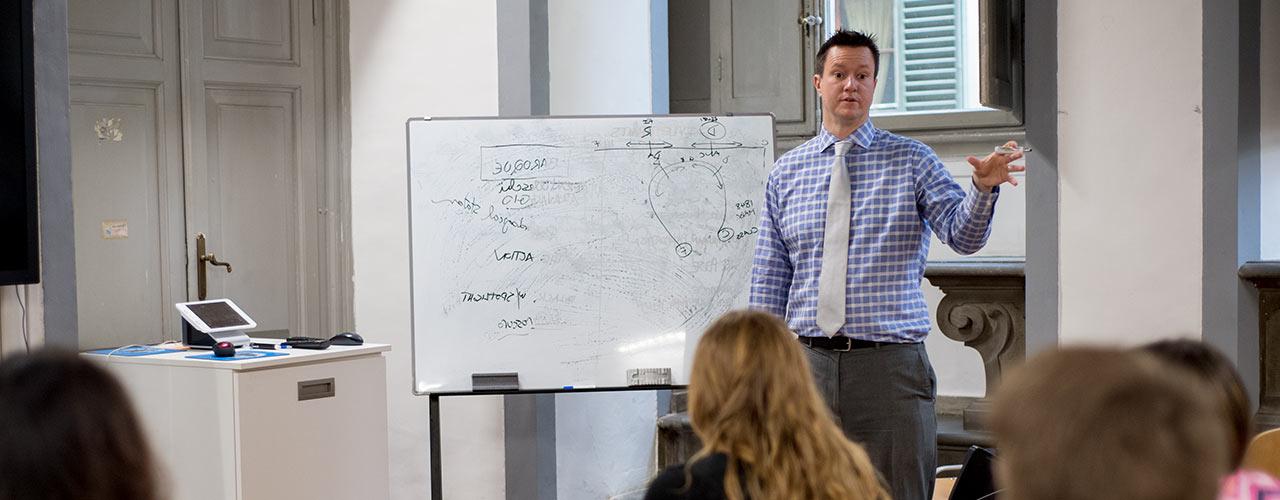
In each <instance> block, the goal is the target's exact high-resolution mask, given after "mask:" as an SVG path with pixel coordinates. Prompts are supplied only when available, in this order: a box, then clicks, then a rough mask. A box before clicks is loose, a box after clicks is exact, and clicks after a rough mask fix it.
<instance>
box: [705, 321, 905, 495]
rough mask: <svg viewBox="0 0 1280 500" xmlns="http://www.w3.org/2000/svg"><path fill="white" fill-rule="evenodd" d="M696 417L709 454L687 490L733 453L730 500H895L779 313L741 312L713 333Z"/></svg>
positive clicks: (727, 492)
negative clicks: (712, 459)
mask: <svg viewBox="0 0 1280 500" xmlns="http://www.w3.org/2000/svg"><path fill="white" fill-rule="evenodd" d="M689 418H690V420H691V421H692V423H693V430H694V432H695V433H697V435H698V437H699V438H701V439H702V443H703V447H702V449H701V450H699V451H698V452H697V453H696V454H694V456H693V457H692V459H691V460H690V461H689V464H690V466H686V469H685V475H686V481H685V484H692V482H691V480H690V478H691V475H692V473H691V469H690V468H689V467H691V465H692V464H693V462H696V461H697V460H698V459H700V458H704V457H706V456H708V455H711V454H713V453H724V454H725V455H727V456H728V463H727V466H726V467H725V474H724V489H725V495H726V496H727V497H728V498H729V499H730V500H742V499H743V498H744V493H745V495H748V496H750V497H751V498H753V499H755V500H770V499H782V498H808V499H827V498H831V499H835V498H842V499H854V500H881V499H888V498H889V495H888V493H886V492H885V490H884V487H883V486H882V485H881V483H880V480H879V477H878V476H877V475H876V471H875V468H874V467H873V466H872V465H871V461H870V459H868V458H867V454H866V452H865V451H863V450H862V448H861V447H859V446H858V445H856V444H854V443H852V442H850V441H849V440H848V439H846V438H845V437H844V434H843V433H842V432H841V431H840V429H839V427H837V426H836V424H835V421H834V420H833V418H832V416H831V410H830V409H829V408H828V407H827V405H826V403H824V402H823V401H822V398H821V397H820V396H819V395H818V390H817V388H815V387H814V383H813V378H812V375H811V374H810V373H809V363H808V361H807V360H806V359H805V356H804V353H803V352H802V351H801V347H800V343H799V342H796V340H795V335H793V334H792V333H791V332H790V331H789V330H788V329H787V326H786V324H784V323H783V322H782V320H780V319H778V318H777V317H775V316H773V315H771V314H768V313H763V312H758V311H731V312H729V313H727V314H725V315H724V316H721V317H720V319H718V320H716V322H715V323H713V324H712V325H711V327H710V328H708V329H707V331H706V333H705V334H703V336H702V340H701V341H700V342H698V350H697V352H696V353H695V354H694V358H693V370H692V373H691V374H690V381H689ZM744 487H745V490H746V491H745V492H744V491H743V489H744Z"/></svg>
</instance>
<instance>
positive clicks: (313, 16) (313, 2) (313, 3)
mask: <svg viewBox="0 0 1280 500" xmlns="http://www.w3.org/2000/svg"><path fill="white" fill-rule="evenodd" d="M317 1H319V0H311V25H312V26H315V25H317V24H318V23H317V22H316V7H317V6H316V2H317Z"/></svg>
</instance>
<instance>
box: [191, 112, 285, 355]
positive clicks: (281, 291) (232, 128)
mask: <svg viewBox="0 0 1280 500" xmlns="http://www.w3.org/2000/svg"><path fill="white" fill-rule="evenodd" d="M207 94H208V98H207V99H206V100H205V102H206V108H205V112H206V116H207V117H208V121H207V122H206V124H205V130H206V143H207V145H208V151H209V157H208V163H207V164H206V165H207V168H206V173H207V175H208V181H209V182H208V186H209V194H208V200H209V207H208V210H209V215H210V220H209V226H210V232H211V233H212V234H214V235H217V236H218V237H217V238H216V239H214V240H213V241H212V244H214V245H215V246H216V247H217V248H218V250H217V253H220V254H221V255H222V259H224V260H228V261H230V262H231V263H232V265H233V266H234V270H235V272H234V273H232V274H227V273H225V272H223V271H222V270H221V269H216V268H215V269H211V270H210V273H209V278H210V280H209V284H210V288H209V294H210V295H209V296H210V297H231V298H233V299H234V300H235V301H236V302H237V303H238V304H241V305H242V307H244V309H245V310H246V312H247V313H249V315H250V316H251V317H253V319H254V320H255V321H257V322H258V327H259V328H261V329H268V330H275V329H289V330H291V331H300V328H301V327H302V325H301V324H300V318H298V317H297V315H296V314H292V313H294V312H296V311H298V305H299V297H298V296H297V292H298V288H300V287H298V286H295V284H299V283H304V282H305V281H309V280H304V277H303V276H302V273H300V272H299V271H300V270H301V264H302V262H300V260H299V258H298V257H299V256H300V255H301V254H302V252H300V251H299V248H298V246H299V242H298V238H299V237H301V236H302V234H301V233H302V231H299V229H300V228H301V227H302V226H303V224H300V221H301V220H304V219H306V218H307V215H308V214H300V213H298V211H299V203H298V201H299V200H298V195H297V193H298V191H299V190H300V186H299V184H300V183H299V179H298V174H299V171H300V170H301V169H300V165H299V164H298V161H297V155H296V154H295V152H296V150H297V148H298V143H297V120H296V106H295V105H294V100H295V95H296V94H295V93H294V92H290V91H280V90H266V89H252V90H251V89H243V88H242V89H230V88H208V89H207ZM304 287H305V285H304Z"/></svg>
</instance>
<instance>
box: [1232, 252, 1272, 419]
mask: <svg viewBox="0 0 1280 500" xmlns="http://www.w3.org/2000/svg"><path fill="white" fill-rule="evenodd" d="M1240 278H1242V279H1244V280H1245V281H1248V282H1250V283H1252V284H1253V286H1255V287H1257V288H1258V329H1259V331H1258V356H1259V357H1260V358H1261V359H1259V360H1258V367H1259V370H1260V373H1259V374H1258V380H1259V382H1260V384H1259V386H1260V387H1259V391H1258V392H1259V394H1258V414H1257V415H1255V416H1254V424H1255V426H1256V427H1257V430H1258V431H1263V430H1268V429H1274V428H1277V427H1280V261H1252V262H1246V263H1245V264H1244V265H1243V266H1240Z"/></svg>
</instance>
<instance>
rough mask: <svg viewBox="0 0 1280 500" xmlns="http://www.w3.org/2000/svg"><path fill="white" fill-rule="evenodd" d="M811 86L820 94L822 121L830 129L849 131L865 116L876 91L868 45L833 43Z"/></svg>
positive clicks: (831, 130) (863, 119)
mask: <svg viewBox="0 0 1280 500" xmlns="http://www.w3.org/2000/svg"><path fill="white" fill-rule="evenodd" d="M813 88H815V89H817V90H818V95H819V96H820V97H821V98H822V123H823V124H824V125H827V129H828V131H829V132H833V133H836V132H842V131H848V132H852V131H853V129H856V128H858V127H860V126H862V124H863V122H865V121H866V120H867V113H868V112H869V110H870V109H871V99H872V97H873V96H874V95H875V93H876V67H875V59H874V58H873V57H872V56H871V49H869V48H867V47H843V46H839V45H837V46H835V47H831V48H830V49H828V50H827V60H826V64H825V65H824V68H823V71H822V74H821V75H813Z"/></svg>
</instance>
